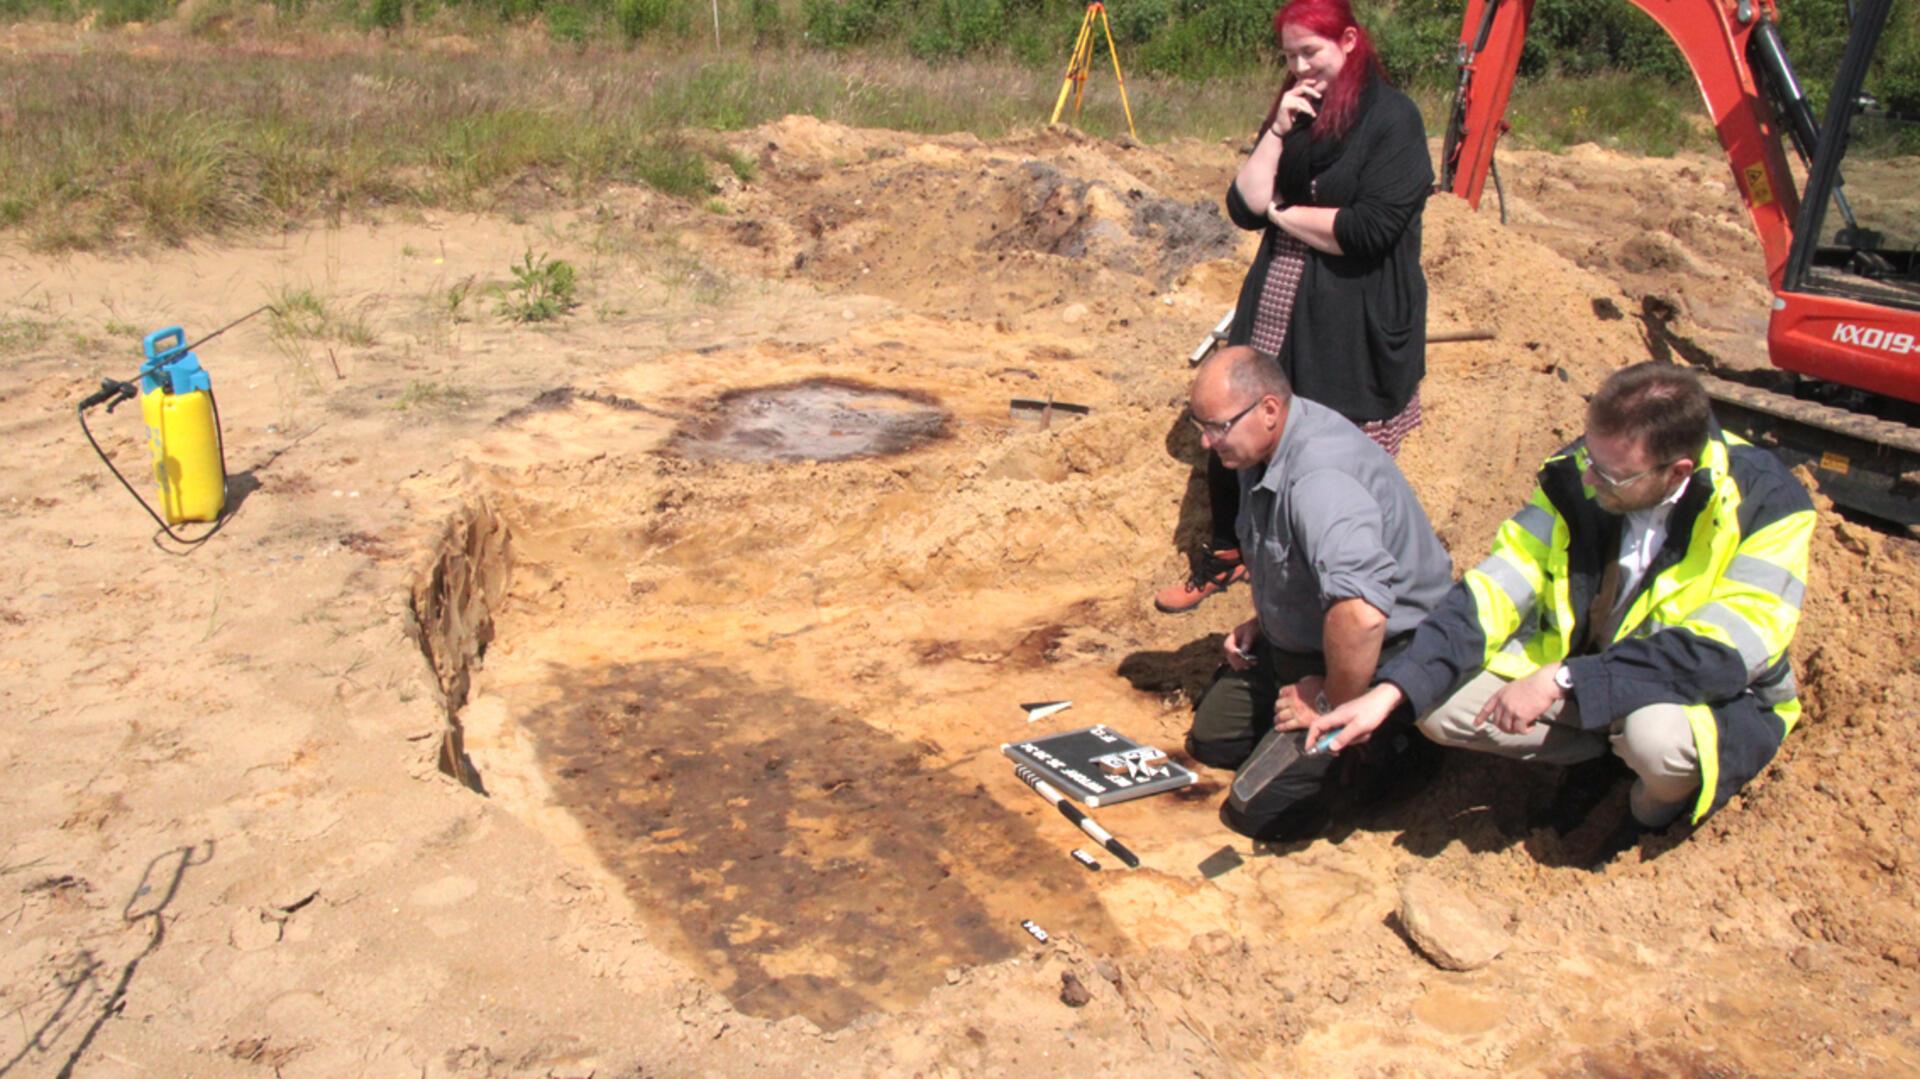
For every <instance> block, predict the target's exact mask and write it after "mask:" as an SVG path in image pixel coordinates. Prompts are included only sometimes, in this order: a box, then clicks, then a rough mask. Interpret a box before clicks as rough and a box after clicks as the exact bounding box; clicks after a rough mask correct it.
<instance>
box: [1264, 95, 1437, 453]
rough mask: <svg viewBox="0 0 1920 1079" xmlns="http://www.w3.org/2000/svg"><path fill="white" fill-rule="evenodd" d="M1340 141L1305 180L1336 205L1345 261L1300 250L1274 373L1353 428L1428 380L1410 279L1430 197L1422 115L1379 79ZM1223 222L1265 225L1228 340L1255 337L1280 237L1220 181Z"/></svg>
mask: <svg viewBox="0 0 1920 1079" xmlns="http://www.w3.org/2000/svg"><path fill="white" fill-rule="evenodd" d="M1372 89H1373V91H1374V92H1373V93H1372V94H1371V95H1370V96H1371V97H1372V98H1373V100H1372V102H1371V103H1370V104H1369V107H1368V108H1367V109H1366V111H1365V112H1364V113H1362V114H1361V116H1360V119H1359V121H1358V122H1356V123H1355V124H1354V126H1353V130H1352V131H1350V132H1348V133H1347V138H1346V145H1345V147H1344V148H1343V149H1342V150H1341V153H1340V156H1339V157H1338V158H1336V159H1335V160H1334V161H1333V162H1332V163H1331V164H1329V165H1328V166H1327V168H1326V169H1325V171H1323V172H1321V173H1320V174H1319V175H1318V176H1316V177H1315V187H1314V194H1315V201H1314V202H1313V203H1312V205H1316V206H1336V207H1339V208H1340V213H1339V214H1338V216H1336V217H1335V218H1334V219H1333V234H1334V237H1335V238H1336V239H1338V240H1339V241H1340V249H1341V250H1342V251H1344V252H1346V253H1345V254H1342V255H1329V254H1326V253H1324V252H1320V251H1315V250H1312V249H1311V248H1309V249H1308V251H1307V265H1306V269H1305V273H1304V274H1303V276H1302V277H1301V279H1300V289H1299V291H1298V292H1297V293H1296V294H1295V297H1294V302H1293V317H1292V320H1291V321H1290V322H1289V323H1288V326H1287V336H1286V343H1285V344H1284V345H1282V346H1281V349H1280V368H1281V370H1283V371H1285V372H1286V373H1287V377H1288V378H1290V379H1291V380H1292V381H1293V388H1294V390H1295V392H1297V393H1299V394H1300V395H1301V396H1302V397H1306V398H1309V399H1311V400H1314V401H1318V402H1320V403H1321V404H1323V405H1327V406H1328V407H1330V408H1332V409H1334V410H1335V411H1337V412H1339V413H1340V414H1341V415H1343V416H1345V417H1347V418H1348V419H1350V420H1353V421H1354V422H1355V423H1362V422H1365V421H1367V420H1382V419H1387V418H1388V417H1391V416H1394V415H1397V414H1398V413H1399V412H1400V411H1401V410H1402V409H1404V408H1406V407H1407V402H1408V401H1409V400H1411V399H1412V398H1413V392H1414V390H1416V389H1417V388H1419V385H1420V379H1421V377H1422V376H1424V375H1425V374H1426V370H1427V358H1426V345H1427V279H1426V275H1425V274H1423V273H1421V271H1420V211H1421V209H1422V208H1423V207H1424V206H1425V204H1426V200H1427V195H1428V193H1429V192H1430V191H1431V190H1432V189H1433V165H1432V163H1431V162H1430V161H1429V160H1428V159H1427V133H1426V127H1425V125H1424V124H1423V123H1422V121H1421V119H1420V110H1419V109H1418V108H1417V107H1415V106H1414V104H1413V101H1412V100H1411V99H1409V98H1408V97H1407V95H1405V94H1403V93H1401V92H1400V91H1399V90H1396V89H1394V88H1393V87H1391V86H1388V85H1386V84H1385V83H1384V82H1382V83H1381V84H1380V85H1378V86H1376V87H1373V88H1372ZM1227 216H1228V217H1229V218H1231V219H1232V220H1233V223H1234V224H1236V225H1238V226H1240V227H1241V228H1243V229H1265V230H1267V235H1266V236H1265V237H1264V238H1263V239H1262V240H1261V243H1260V254H1259V255H1258V256H1257V257H1256V258H1255V259H1254V260H1253V267H1252V269H1250V270H1248V271H1247V278H1246V281H1245V282H1244V283H1243V284H1242V285H1241V286H1240V303H1239V306H1238V307H1237V308H1236V309H1235V311H1234V316H1233V325H1232V326H1231V327H1230V328H1229V330H1228V333H1227V343H1228V344H1233V345H1244V344H1246V343H1247V342H1248V341H1250V340H1252V338H1253V315H1254V306H1255V305H1256V304H1257V303H1258V302H1259V299H1260V291H1261V289H1262V288H1264V287H1265V285H1266V280H1267V266H1268V264H1270V263H1271V262H1272V261H1273V246H1274V240H1275V238H1276V236H1277V235H1278V234H1279V232H1280V229H1279V228H1278V227H1277V226H1274V225H1273V224H1271V223H1270V222H1268V220H1267V216H1266V212H1265V207H1261V208H1260V209H1258V210H1256V209H1254V208H1252V207H1250V206H1248V205H1247V203H1246V200H1245V199H1243V198H1241V197H1240V192H1239V189H1238V188H1236V187H1235V186H1234V185H1233V184H1231V183H1229V184H1228V185H1227Z"/></svg>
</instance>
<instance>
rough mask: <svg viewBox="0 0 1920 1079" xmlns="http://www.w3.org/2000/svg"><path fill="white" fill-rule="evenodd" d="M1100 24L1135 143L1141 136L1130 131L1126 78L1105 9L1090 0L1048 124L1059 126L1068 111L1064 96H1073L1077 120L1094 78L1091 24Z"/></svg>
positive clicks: (1129, 123)
mask: <svg viewBox="0 0 1920 1079" xmlns="http://www.w3.org/2000/svg"><path fill="white" fill-rule="evenodd" d="M1095 19H1099V20H1100V32H1101V34H1103V35H1104V36H1105V37H1106V39H1107V55H1108V56H1111V57H1113V77H1114V80H1115V81H1116V82H1118V83H1119V84H1120V108H1121V111H1123V112H1125V113H1126V114H1127V134H1129V135H1132V136H1133V137H1134V138H1135V139H1138V138H1139V137H1140V133H1139V132H1137V131H1135V130H1134V129H1133V107H1132V106H1131V105H1128V104H1127V77H1126V76H1125V75H1122V74H1121V73H1120V54H1119V53H1118V52H1116V51H1114V48H1113V25H1112V24H1111V23H1109V22H1108V21H1107V5H1105V4H1103V3H1101V2H1100V0H1093V3H1091V4H1088V5H1087V14H1086V17H1085V18H1083V19H1081V20H1080V36H1079V37H1077V38H1075V39H1074V41H1073V57H1072V58H1071V59H1069V60H1068V61H1067V77H1066V79H1065V80H1064V81H1063V82H1061V84H1060V100H1058V101H1056V102H1054V103H1053V119H1051V120H1049V121H1047V122H1048V123H1050V124H1057V123H1059V122H1060V113H1061V112H1063V111H1065V109H1066V107H1067V95H1068V94H1069V93H1071V94H1072V95H1073V119H1074V122H1076V123H1078V122H1079V120H1080V102H1081V100H1082V99H1083V98H1085V97H1086V94H1087V79H1088V78H1089V77H1091V76H1092V75H1093V21H1094V20H1095Z"/></svg>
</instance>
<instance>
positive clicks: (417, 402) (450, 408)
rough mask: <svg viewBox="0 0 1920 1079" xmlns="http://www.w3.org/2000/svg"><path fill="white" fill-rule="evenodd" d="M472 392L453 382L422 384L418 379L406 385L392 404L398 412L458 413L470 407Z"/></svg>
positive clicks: (473, 396) (472, 397)
mask: <svg viewBox="0 0 1920 1079" xmlns="http://www.w3.org/2000/svg"><path fill="white" fill-rule="evenodd" d="M474 401H475V395H474V392H473V391H472V390H470V389H468V388H466V387H465V386H462V385H459V384H458V383H453V382H422V381H420V380H418V379H416V380H414V381H412V382H409V383H407V388H406V389H404V390H402V391H401V392H400V396H399V397H398V398H397V399H395V401H394V402H393V407H394V408H395V409H396V410H398V411H400V412H440V413H447V412H458V411H459V410H461V409H463V408H466V407H468V406H470V405H472V404H473V403H474Z"/></svg>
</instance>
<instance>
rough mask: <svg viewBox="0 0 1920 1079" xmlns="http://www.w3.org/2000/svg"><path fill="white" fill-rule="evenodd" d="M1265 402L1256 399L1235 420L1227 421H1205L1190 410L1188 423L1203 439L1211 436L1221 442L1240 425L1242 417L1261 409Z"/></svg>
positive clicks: (1237, 414) (1235, 416) (1261, 398)
mask: <svg viewBox="0 0 1920 1079" xmlns="http://www.w3.org/2000/svg"><path fill="white" fill-rule="evenodd" d="M1263 400H1265V398H1263V397H1256V398H1254V400H1253V404H1250V405H1248V406H1247V407H1245V408H1243V409H1241V410H1240V411H1238V412H1236V413H1234V414H1233V418H1231V419H1225V420H1203V419H1201V418H1200V417H1198V416H1196V415H1194V414H1193V410H1192V409H1188V410H1187V422H1188V423H1190V424H1193V429H1194V430H1196V431H1198V432H1200V437H1201V438H1206V437H1207V436H1209V435H1211V436H1212V437H1213V439H1214V440H1215V441H1219V440H1220V439H1223V438H1225V437H1227V433H1228V432H1229V431H1232V430H1233V425H1234V424H1236V423H1239V422H1240V420H1241V418H1242V417H1244V416H1245V415H1246V414H1247V413H1249V412H1252V411H1253V410H1254V409H1256V408H1259V407H1260V402H1261V401H1263Z"/></svg>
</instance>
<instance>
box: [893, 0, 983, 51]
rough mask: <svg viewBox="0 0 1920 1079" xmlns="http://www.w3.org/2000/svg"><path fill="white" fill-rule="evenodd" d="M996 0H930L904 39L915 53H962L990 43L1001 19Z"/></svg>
mask: <svg viewBox="0 0 1920 1079" xmlns="http://www.w3.org/2000/svg"><path fill="white" fill-rule="evenodd" d="M1005 15H1006V13H1005V11H1004V9H1003V8H1002V7H1001V6H1000V0H930V2H929V4H928V5H926V6H923V7H922V8H921V10H920V13H919V15H918V16H916V18H915V26H916V29H915V30H914V32H913V35H912V36H911V37H909V38H908V39H907V49H908V50H909V51H910V52H912V53H913V54H914V55H915V56H918V57H921V58H923V59H931V58H936V57H942V56H964V55H966V54H968V53H971V52H977V51H979V50H980V49H982V48H985V47H986V46H988V45H991V44H993V43H994V40H995V38H996V37H997V35H998V34H999V32H1000V30H1001V27H1002V25H1003V23H1004V20H1005Z"/></svg>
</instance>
